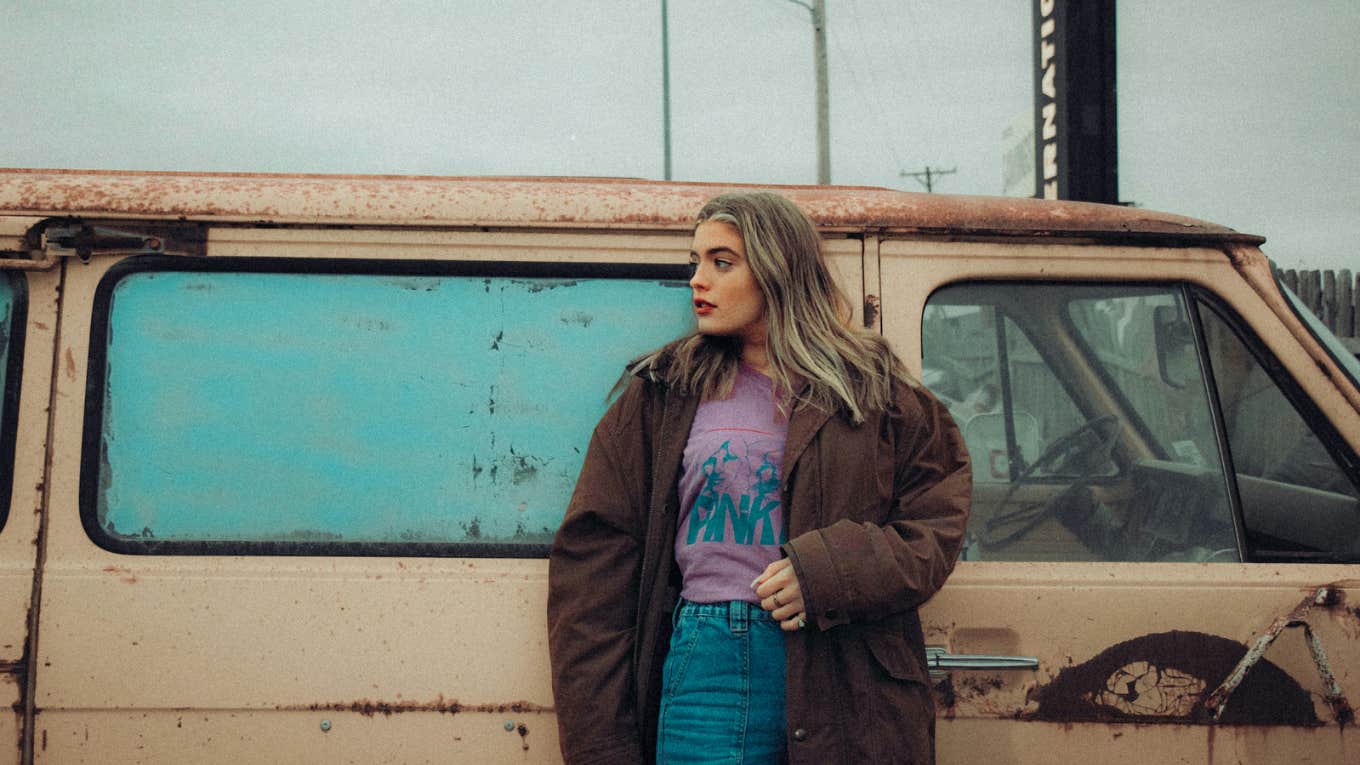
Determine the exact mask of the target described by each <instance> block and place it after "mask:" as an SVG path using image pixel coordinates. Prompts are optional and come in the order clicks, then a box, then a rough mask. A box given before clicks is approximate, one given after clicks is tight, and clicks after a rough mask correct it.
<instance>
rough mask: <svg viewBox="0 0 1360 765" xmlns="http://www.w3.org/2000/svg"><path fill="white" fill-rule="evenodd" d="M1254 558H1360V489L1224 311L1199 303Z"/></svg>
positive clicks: (1305, 560) (1250, 551)
mask: <svg viewBox="0 0 1360 765" xmlns="http://www.w3.org/2000/svg"><path fill="white" fill-rule="evenodd" d="M1198 310H1199V316H1200V321H1201V323H1202V324H1203V326H1204V337H1205V346H1206V348H1207V349H1208V354H1209V359H1210V362H1211V364H1212V367H1213V379H1214V385H1215V388H1216V390H1217V393H1218V400H1219V403H1220V406H1221V407H1222V411H1223V427H1224V432H1225V433H1226V435H1227V441H1228V451H1229V453H1230V454H1231V455H1232V463H1233V470H1234V471H1235V473H1236V476H1237V491H1238V495H1239V497H1240V499H1241V503H1242V514H1243V519H1244V526H1245V529H1246V540H1247V546H1248V550H1249V553H1250V555H1251V557H1252V559H1253V560H1275V561H1301V562H1307V561H1327V560H1357V559H1360V492H1357V490H1356V486H1355V484H1354V483H1353V482H1352V480H1351V479H1350V478H1348V477H1347V475H1346V472H1345V470H1343V469H1342V467H1341V466H1340V465H1338V464H1337V461H1336V459H1335V458H1334V457H1333V455H1332V454H1331V453H1330V452H1329V450H1328V449H1327V447H1326V445H1325V444H1324V443H1323V441H1322V440H1321V439H1320V438H1319V437H1318V434H1317V433H1315V432H1314V431H1313V429H1312V428H1311V427H1309V425H1308V420H1307V419H1306V418H1305V417H1304V416H1303V415H1302V414H1300V412H1299V410H1298V409H1297V408H1296V407H1295V406H1294V405H1293V404H1292V403H1291V402H1290V400H1289V397H1288V396H1287V395H1285V392H1284V391H1283V390H1282V389H1281V388H1280V386H1279V385H1278V384H1277V383H1276V381H1275V380H1274V379H1273V378H1272V375H1271V374H1269V373H1268V372H1267V370H1266V367H1265V366H1263V365H1262V363H1261V361H1260V358H1258V355H1257V354H1254V353H1253V352H1252V351H1251V349H1250V348H1249V347H1248V345H1247V344H1246V343H1244V342H1243V340H1242V338H1241V337H1239V335H1238V334H1237V333H1236V332H1235V331H1234V330H1233V328H1232V326H1231V325H1230V324H1229V322H1228V321H1227V320H1226V319H1225V318H1224V316H1223V315H1220V313H1219V312H1218V311H1217V310H1215V309H1214V308H1212V307H1210V306H1209V305H1207V304H1204V303H1201V304H1200V305H1199V307H1198Z"/></svg>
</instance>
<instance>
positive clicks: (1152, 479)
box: [922, 283, 1240, 561]
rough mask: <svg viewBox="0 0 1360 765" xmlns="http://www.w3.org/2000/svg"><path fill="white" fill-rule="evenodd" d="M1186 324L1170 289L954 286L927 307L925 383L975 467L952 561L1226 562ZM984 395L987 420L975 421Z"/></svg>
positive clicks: (1229, 529) (1226, 523) (1218, 469)
mask: <svg viewBox="0 0 1360 765" xmlns="http://www.w3.org/2000/svg"><path fill="white" fill-rule="evenodd" d="M1188 319H1189V314H1188V312H1187V308H1186V301H1185V299H1184V296H1183V294H1182V291H1181V290H1179V289H1175V288H1157V287H1153V288H1147V287H1114V286H1104V285H1071V284H1069V285H1050V284H1014V283H1011V284H964V285H955V286H950V287H946V288H944V289H941V290H939V291H938V292H936V293H935V294H934V295H932V296H931V298H930V300H929V301H928V303H927V306H926V309H925V314H924V326H923V327H922V341H923V350H924V356H923V361H922V363H923V368H924V370H925V372H924V376H925V382H926V384H927V385H929V386H930V387H931V389H932V390H933V391H935V392H936V393H937V395H939V396H940V398H941V399H943V400H944V401H945V402H946V404H948V405H949V408H950V410H951V412H952V413H953V414H954V417H955V419H956V420H957V421H958V423H959V426H960V428H961V429H962V430H963V432H964V439H965V441H966V442H967V444H968V448H969V452H970V453H971V455H972V457H973V462H974V494H973V507H974V512H973V515H972V517H971V518H970V521H969V535H968V540H967V542H966V546H965V549H964V558H965V559H973V560H1048V561H1080V560H1088V561H1091V560H1121V561H1140V560H1200V561H1211V560H1237V559H1239V557H1240V554H1239V552H1238V545H1237V541H1236V533H1235V529H1234V523H1233V519H1232V518H1233V517H1232V513H1231V504H1230V501H1229V494H1228V488H1229V487H1228V484H1227V480H1226V477H1225V475H1224V470H1223V467H1222V464H1223V463H1222V460H1221V459H1220V457H1219V454H1218V447H1217V440H1216V438H1215V435H1214V433H1215V431H1214V420H1213V417H1212V410H1211V407H1210V401H1209V397H1208V390H1207V387H1206V385H1205V382H1204V378H1203V375H1202V373H1201V369H1200V366H1199V365H1198V360H1197V359H1196V357H1195V354H1194V352H1193V344H1192V343H1190V340H1192V339H1193V335H1192V334H1191V329H1190V324H1189V321H1188ZM1158 322H1161V323H1160V324H1159V323H1158ZM1159 343H1160V345H1159ZM1167 347H1170V348H1172V349H1173V350H1174V351H1176V352H1175V353H1171V352H1167V351H1165V350H1159V348H1161V349H1164V348H1167ZM1185 348H1190V350H1189V351H1188V352H1186V351H1185V350H1184V349H1185ZM1168 367H1170V368H1174V370H1175V372H1176V373H1177V374H1179V375H1183V376H1185V377H1186V379H1185V380H1178V379H1168V376H1167V375H1166V374H1164V373H1163V372H1164V370H1165V369H1166V368H1168ZM1040 370H1042V371H1040ZM1195 380H1197V381H1198V384H1194V383H1193V382H1192V381H1195ZM987 386H995V395H994V396H992V395H991V393H992V391H991V390H990V388H989V389H988V390H987V395H988V396H989V398H991V399H994V400H995V401H996V405H995V409H994V410H988V411H985V412H984V411H979V410H978V409H977V407H975V406H973V405H972V403H971V402H972V401H973V400H974V399H975V398H976V397H977V396H978V395H979V391H980V390H982V389H983V388H986V387H987ZM1036 388H1037V390H1036ZM980 418H985V419H980Z"/></svg>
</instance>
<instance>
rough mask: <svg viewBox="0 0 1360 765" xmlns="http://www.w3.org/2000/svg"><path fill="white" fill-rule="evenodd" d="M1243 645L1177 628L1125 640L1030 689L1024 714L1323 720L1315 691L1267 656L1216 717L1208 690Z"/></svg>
mask: <svg viewBox="0 0 1360 765" xmlns="http://www.w3.org/2000/svg"><path fill="white" fill-rule="evenodd" d="M1244 653H1246V646H1244V645H1243V644H1242V643H1239V642H1237V641H1235V640H1229V639H1227V638H1224V637H1219V636H1217V635H1210V634H1207V633H1203V632H1188V631H1172V632H1163V633H1157V634H1152V635H1144V636H1142V637H1138V638H1134V639H1132V640H1127V641H1124V642H1122V643H1119V644H1116V645H1114V646H1111V647H1110V648H1108V649H1106V650H1104V651H1102V652H1101V653H1099V654H1097V655H1096V656H1095V657H1093V658H1091V659H1090V660H1088V661H1085V662H1082V663H1080V664H1077V665H1074V666H1071V667H1067V668H1065V669H1063V670H1061V671H1060V672H1059V673H1058V675H1057V677H1056V678H1054V679H1053V681H1052V682H1050V683H1047V684H1045V685H1041V686H1039V687H1037V688H1035V689H1033V690H1032V691H1031V692H1030V694H1029V699H1028V700H1029V701H1030V702H1032V703H1034V704H1036V705H1037V708H1036V709H1035V710H1034V711H1032V712H1026V713H1024V714H1023V715H1022V717H1023V718H1024V719H1033V720H1043V721H1049V722H1137V723H1179V724H1201V725H1204V724H1214V723H1223V724H1233V725H1293V726H1303V727H1315V726H1319V725H1321V724H1322V722H1321V721H1320V720H1318V718H1317V714H1316V713H1315V712H1314V711H1313V701H1312V697H1311V696H1310V695H1309V693H1308V691H1307V690H1305V689H1304V688H1303V687H1302V686H1300V685H1299V683H1298V682H1297V681H1296V680H1294V678H1292V677H1290V676H1289V673H1287V672H1285V671H1284V670H1282V669H1280V668H1279V667H1278V666H1276V665H1275V664H1273V663H1271V662H1269V661H1264V660H1262V661H1259V662H1258V664H1257V666H1256V671H1255V672H1253V673H1252V674H1251V675H1250V676H1249V677H1247V678H1245V679H1244V681H1243V682H1242V683H1241V686H1240V687H1239V688H1237V693H1236V695H1235V696H1234V701H1235V703H1234V704H1233V705H1232V706H1231V707H1229V708H1228V709H1227V710H1225V711H1224V712H1223V714H1222V715H1221V716H1219V717H1214V716H1213V715H1212V714H1211V711H1210V708H1209V707H1208V704H1207V701H1206V697H1205V691H1206V690H1207V689H1208V688H1210V687H1211V686H1212V685H1214V684H1216V683H1219V682H1221V681H1222V678H1224V677H1226V676H1228V674H1229V673H1230V672H1231V671H1232V669H1233V667H1234V665H1235V664H1236V663H1237V662H1238V659H1239V657H1241V656H1242V655H1243V654H1244Z"/></svg>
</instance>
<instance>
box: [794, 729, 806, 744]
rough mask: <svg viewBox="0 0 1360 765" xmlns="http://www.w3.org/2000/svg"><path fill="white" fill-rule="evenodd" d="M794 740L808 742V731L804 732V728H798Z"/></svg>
mask: <svg viewBox="0 0 1360 765" xmlns="http://www.w3.org/2000/svg"><path fill="white" fill-rule="evenodd" d="M793 740H794V741H806V740H807V731H805V730H803V729H802V728H798V729H796V730H794V731H793Z"/></svg>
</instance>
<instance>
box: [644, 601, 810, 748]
mask: <svg viewBox="0 0 1360 765" xmlns="http://www.w3.org/2000/svg"><path fill="white" fill-rule="evenodd" d="M658 726H659V730H658V732H657V744H656V761H657V763H658V765H682V764H684V763H695V764H696V765H697V764H698V763H703V765H711V764H713V763H750V764H751V765H755V764H756V763H762V764H763V763H771V764H772V763H778V762H782V761H784V760H785V759H786V758H785V751H784V633H783V632H781V631H780V629H779V622H777V621H775V620H774V618H773V617H771V616H770V614H769V613H768V612H766V611H764V610H762V609H761V608H760V606H758V605H755V604H754V603H744V602H741V601H736V600H734V601H731V602H727V603H690V602H689V601H683V600H682V601H681V602H680V605H679V607H677V608H676V611H675V632H674V633H673V634H672V635H671V647H670V652H669V653H668V654H666V664H665V667H664V669H663V674H662V681H661V715H660V720H659V722H658Z"/></svg>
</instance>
